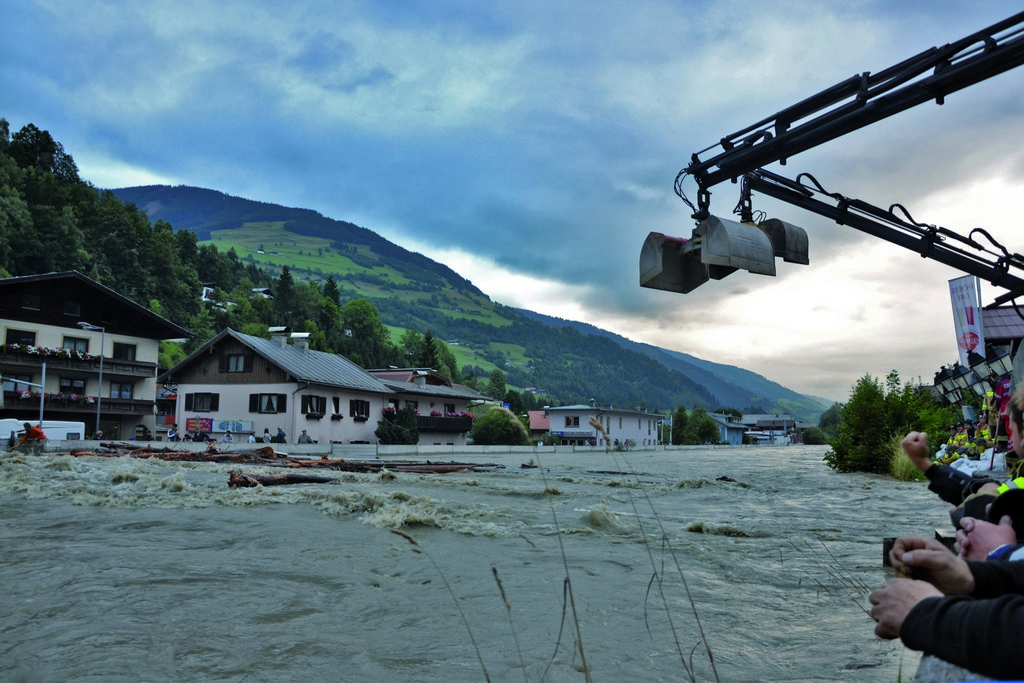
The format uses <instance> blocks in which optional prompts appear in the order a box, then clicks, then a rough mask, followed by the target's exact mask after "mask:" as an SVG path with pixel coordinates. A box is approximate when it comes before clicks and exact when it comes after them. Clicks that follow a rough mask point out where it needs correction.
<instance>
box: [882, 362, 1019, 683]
mask: <svg viewBox="0 0 1024 683" xmlns="http://www.w3.org/2000/svg"><path fill="white" fill-rule="evenodd" d="M993 389H994V390H996V391H993V392H992V394H991V396H990V398H989V400H988V401H987V403H988V405H987V406H986V407H987V408H988V411H987V413H988V414H987V415H985V416H984V418H983V420H982V421H980V422H979V423H977V424H969V423H967V422H965V423H964V425H954V427H953V428H952V429H951V440H950V441H949V442H947V443H946V444H945V445H944V448H943V449H941V450H942V457H940V458H937V460H935V461H933V460H932V459H931V458H930V457H929V449H928V441H927V436H926V435H925V434H923V433H920V432H911V433H910V434H908V435H907V436H906V438H904V439H903V442H902V447H903V450H904V452H906V454H907V456H908V457H909V458H910V460H911V461H912V462H913V463H914V465H915V466H916V467H917V468H918V469H919V470H921V472H923V473H924V475H925V477H927V479H928V482H929V483H928V488H929V489H930V490H932V491H933V492H935V493H936V494H938V495H939V497H940V498H942V499H943V500H944V501H946V502H948V503H950V504H951V505H952V506H953V507H952V509H951V510H950V519H951V521H952V522H953V524H954V526H955V527H956V529H957V531H956V542H955V544H954V546H953V550H952V551H950V549H949V548H948V547H947V546H946V544H944V543H943V542H942V541H940V540H937V539H932V538H926V537H923V536H908V537H904V538H899V539H897V540H896V542H895V544H894V546H893V548H892V550H891V551H890V553H889V559H890V560H891V563H892V566H893V568H894V569H895V571H896V572H897V573H898V575H899V578H893V579H890V580H889V581H887V582H886V583H885V584H884V585H883V586H882V587H881V588H879V589H878V590H876V591H874V592H873V593H872V594H871V596H870V598H869V599H870V602H871V605H872V607H871V617H872V618H873V619H874V620H875V622H876V624H875V634H876V635H877V636H879V637H881V638H886V639H895V638H900V639H901V640H902V641H903V643H904V645H906V646H907V647H909V648H911V649H913V650H920V651H921V652H923V653H924V654H929V655H933V656H935V657H937V658H938V659H941V660H944V661H946V662H949V663H951V664H954V665H956V666H959V667H963V668H965V669H967V670H969V671H971V672H974V673H976V674H980V675H983V676H988V677H992V678H997V679H1018V678H1020V676H1021V675H1022V674H1024V652H1022V651H1020V650H1017V648H1016V646H1014V645H1013V643H1014V642H1016V640H1017V638H1018V637H1019V634H1020V633H1021V632H1024V562H1022V561H1021V560H1024V477H1021V476H1020V473H1019V472H1018V469H1019V467H1020V463H1021V460H1022V458H1024V387H1021V388H1020V389H1018V391H1017V392H1016V393H1013V394H1012V395H1011V393H1010V389H1009V379H1008V378H997V379H995V381H994V382H993ZM982 424H983V425H984V428H985V431H982V428H981V425H982ZM968 427H972V428H973V429H972V430H971V431H972V432H973V433H971V434H970V436H966V438H963V439H957V437H958V436H959V434H961V433H964V434H965V435H966V434H967V433H968V431H969V430H968ZM979 439H981V440H982V443H977V440H979ZM971 444H974V445H975V446H976V447H978V448H980V447H981V446H985V447H989V448H992V449H993V451H992V452H993V453H998V452H999V451H1000V450H1002V449H1005V452H1003V453H1002V456H1003V458H1004V460H1005V462H1006V466H1007V472H1008V478H1004V479H1002V480H997V479H993V478H991V477H990V476H986V475H982V474H977V473H975V474H973V475H972V474H967V473H965V472H964V471H963V470H961V469H958V468H956V467H954V464H955V461H956V460H957V459H958V458H960V457H968V458H970V457H972V456H971V454H972V453H973V452H974V449H970V448H969V446H970V445H971ZM980 452H984V449H982V451H980ZM982 471H984V470H982Z"/></svg>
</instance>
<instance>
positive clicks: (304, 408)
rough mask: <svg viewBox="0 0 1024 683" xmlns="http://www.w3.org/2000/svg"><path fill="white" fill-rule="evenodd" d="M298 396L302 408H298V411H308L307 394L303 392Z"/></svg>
mask: <svg viewBox="0 0 1024 683" xmlns="http://www.w3.org/2000/svg"><path fill="white" fill-rule="evenodd" d="M299 398H301V399H302V408H300V409H299V412H300V413H308V412H309V396H306V395H305V394H303V395H302V396H300V397H299Z"/></svg>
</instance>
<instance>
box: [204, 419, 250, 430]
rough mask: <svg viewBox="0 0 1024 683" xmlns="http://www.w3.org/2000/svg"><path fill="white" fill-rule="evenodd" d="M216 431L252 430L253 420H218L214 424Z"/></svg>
mask: <svg viewBox="0 0 1024 683" xmlns="http://www.w3.org/2000/svg"><path fill="white" fill-rule="evenodd" d="M213 431H215V432H251V431H252V420H217V422H216V423H214V425H213Z"/></svg>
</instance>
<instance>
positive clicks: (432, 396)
mask: <svg viewBox="0 0 1024 683" xmlns="http://www.w3.org/2000/svg"><path fill="white" fill-rule="evenodd" d="M368 372H369V373H370V374H371V375H373V376H374V377H376V378H377V379H379V380H380V381H381V382H383V383H384V384H385V385H387V387H388V388H389V389H390V390H391V392H392V394H391V395H390V396H389V397H388V399H387V400H388V403H389V404H390V405H391V406H392V407H393V408H395V409H396V410H397V409H398V408H404V407H405V406H411V407H412V408H414V409H415V410H416V413H417V415H416V426H417V428H418V429H419V432H420V443H421V444H424V445H434V446H440V445H449V446H451V445H455V446H464V445H465V444H466V435H467V434H468V433H469V430H470V429H472V428H473V418H474V417H475V416H474V414H473V412H472V411H473V410H475V407H476V406H480V405H483V404H484V403H487V402H489V401H490V400H491V399H489V398H488V397H487V396H484V395H483V394H480V393H479V392H476V391H473V390H472V389H470V388H468V387H465V386H462V385H461V384H454V383H453V382H452V381H451V380H450V379H448V378H447V377H445V376H444V375H442V374H441V373H439V372H437V371H436V370H434V369H433V368H388V369H382V370H369V371H368Z"/></svg>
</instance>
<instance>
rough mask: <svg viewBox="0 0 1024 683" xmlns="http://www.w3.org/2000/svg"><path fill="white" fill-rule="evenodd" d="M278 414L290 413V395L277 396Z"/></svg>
mask: <svg viewBox="0 0 1024 683" xmlns="http://www.w3.org/2000/svg"><path fill="white" fill-rule="evenodd" d="M277 412H279V413H287V412H288V394H278V395H277Z"/></svg>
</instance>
